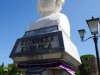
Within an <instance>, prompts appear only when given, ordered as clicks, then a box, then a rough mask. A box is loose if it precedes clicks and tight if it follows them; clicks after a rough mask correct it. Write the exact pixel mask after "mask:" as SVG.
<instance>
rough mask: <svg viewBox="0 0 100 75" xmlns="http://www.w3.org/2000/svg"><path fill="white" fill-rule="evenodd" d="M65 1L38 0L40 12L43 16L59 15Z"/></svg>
mask: <svg viewBox="0 0 100 75" xmlns="http://www.w3.org/2000/svg"><path fill="white" fill-rule="evenodd" d="M64 2H65V0H38V12H39V13H40V15H41V16H43V14H49V15H50V14H52V13H58V12H60V11H61V9H62V6H63V5H64Z"/></svg>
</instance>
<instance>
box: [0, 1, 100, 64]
mask: <svg viewBox="0 0 100 75" xmlns="http://www.w3.org/2000/svg"><path fill="white" fill-rule="evenodd" d="M36 3H37V0H0V64H1V63H2V62H4V63H5V65H7V64H9V63H12V62H13V61H12V59H10V58H9V55H10V52H11V50H12V48H13V46H14V44H15V41H16V40H17V39H18V38H21V37H22V36H23V35H24V32H25V31H27V27H28V25H29V24H30V23H31V22H34V21H36V20H37V19H39V18H40V16H39V14H38V12H37V5H36ZM61 12H62V13H63V14H65V15H66V16H67V17H68V19H69V22H70V27H71V39H72V42H73V43H74V44H75V45H76V46H77V48H78V52H79V55H80V56H81V55H84V54H93V55H95V47H94V42H93V40H92V39H90V40H88V41H86V42H84V43H83V42H81V41H80V37H79V34H78V30H79V29H82V28H85V29H86V38H88V37H89V36H91V34H90V31H89V29H88V26H87V24H86V20H87V19H90V18H91V17H92V16H94V17H100V0H65V5H64V6H63V9H62V11H61ZM99 32H100V31H99ZM98 48H99V53H100V40H99V41H98Z"/></svg>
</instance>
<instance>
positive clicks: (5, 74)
mask: <svg viewBox="0 0 100 75" xmlns="http://www.w3.org/2000/svg"><path fill="white" fill-rule="evenodd" d="M0 75H23V71H21V70H19V69H18V67H17V64H15V63H13V64H8V66H7V67H4V63H2V65H0Z"/></svg>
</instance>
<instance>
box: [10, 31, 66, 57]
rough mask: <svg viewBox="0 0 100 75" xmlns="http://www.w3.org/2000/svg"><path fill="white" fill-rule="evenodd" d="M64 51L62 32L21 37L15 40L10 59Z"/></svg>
mask: <svg viewBox="0 0 100 75" xmlns="http://www.w3.org/2000/svg"><path fill="white" fill-rule="evenodd" d="M61 51H64V44H63V38H62V32H61V31H56V32H52V33H47V34H42V35H37V36H31V37H23V38H20V39H17V41H16V43H15V46H14V48H13V50H12V52H11V55H10V57H14V56H32V55H40V54H48V53H54V52H61Z"/></svg>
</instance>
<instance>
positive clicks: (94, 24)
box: [78, 17, 100, 75]
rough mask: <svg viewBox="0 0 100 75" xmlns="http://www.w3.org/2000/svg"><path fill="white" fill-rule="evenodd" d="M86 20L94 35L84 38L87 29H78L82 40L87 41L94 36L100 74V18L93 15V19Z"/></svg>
mask: <svg viewBox="0 0 100 75" xmlns="http://www.w3.org/2000/svg"><path fill="white" fill-rule="evenodd" d="M86 22H87V24H88V27H89V29H90V31H91V35H92V36H91V37H89V38H87V39H86V40H84V35H85V33H86V31H85V29H81V30H78V32H79V34H80V37H81V41H82V42H84V41H87V40H88V39H90V38H93V41H94V44H95V50H96V57H97V66H98V75H100V62H99V52H98V37H99V36H100V35H98V33H99V24H100V20H99V18H94V17H92V19H89V20H86Z"/></svg>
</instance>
